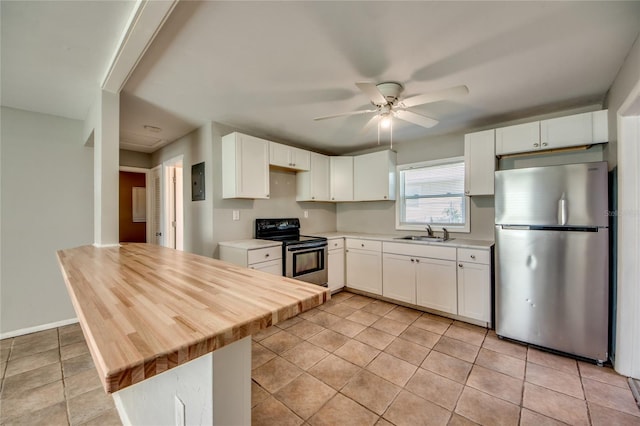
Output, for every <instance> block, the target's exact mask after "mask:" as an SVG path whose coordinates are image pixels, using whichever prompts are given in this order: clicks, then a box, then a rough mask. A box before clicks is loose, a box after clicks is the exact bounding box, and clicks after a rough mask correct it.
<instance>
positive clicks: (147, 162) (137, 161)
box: [120, 149, 151, 169]
mask: <svg viewBox="0 0 640 426" xmlns="http://www.w3.org/2000/svg"><path fill="white" fill-rule="evenodd" d="M120 165H121V166H127V167H140V168H142V169H150V168H151V154H147V153H145V152H136V151H128V150H126V149H121V150H120Z"/></svg>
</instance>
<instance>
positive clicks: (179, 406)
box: [175, 395, 186, 426]
mask: <svg viewBox="0 0 640 426" xmlns="http://www.w3.org/2000/svg"><path fill="white" fill-rule="evenodd" d="M175 403H176V410H175V413H176V426H185V425H186V421H185V415H184V402H182V400H181V399H180V398H178V395H175Z"/></svg>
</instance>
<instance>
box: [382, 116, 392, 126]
mask: <svg viewBox="0 0 640 426" xmlns="http://www.w3.org/2000/svg"><path fill="white" fill-rule="evenodd" d="M389 126H391V114H385V115H383V116H381V117H380V127H382V128H383V129H388V128H389Z"/></svg>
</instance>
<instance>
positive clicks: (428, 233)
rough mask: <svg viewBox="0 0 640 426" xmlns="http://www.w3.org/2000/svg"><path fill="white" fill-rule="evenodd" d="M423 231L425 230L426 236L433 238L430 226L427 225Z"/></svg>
mask: <svg viewBox="0 0 640 426" xmlns="http://www.w3.org/2000/svg"><path fill="white" fill-rule="evenodd" d="M425 229H426V230H427V235H428V236H430V237H433V229H431V225H429V224H427V226H425Z"/></svg>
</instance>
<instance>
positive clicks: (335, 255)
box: [327, 238, 344, 291]
mask: <svg viewBox="0 0 640 426" xmlns="http://www.w3.org/2000/svg"><path fill="white" fill-rule="evenodd" d="M328 248H329V250H328V252H327V253H328V263H329V265H328V271H327V273H328V280H327V281H328V284H329V290H331V291H336V290H340V289H341V288H343V287H344V239H343V238H335V239H331V240H329V241H328Z"/></svg>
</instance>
